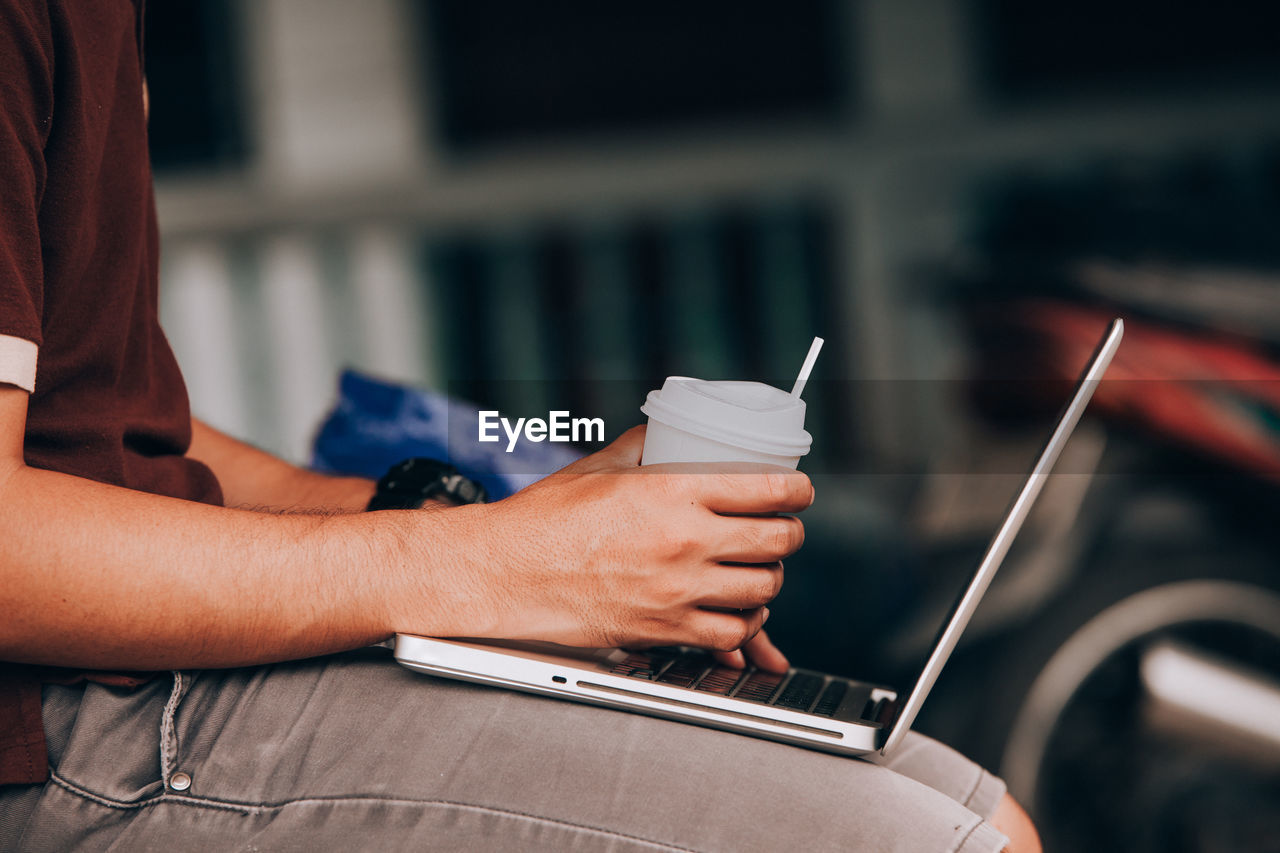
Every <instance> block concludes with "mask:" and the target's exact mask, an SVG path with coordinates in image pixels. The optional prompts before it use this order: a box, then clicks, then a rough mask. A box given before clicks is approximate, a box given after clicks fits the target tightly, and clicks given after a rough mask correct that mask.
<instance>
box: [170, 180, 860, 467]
mask: <svg viewBox="0 0 1280 853" xmlns="http://www.w3.org/2000/svg"><path fill="white" fill-rule="evenodd" d="M829 232H830V220H829V216H828V213H827V211H826V210H825V208H824V206H823V205H822V203H820V202H818V201H814V200H811V199H806V198H790V199H782V200H779V199H776V198H771V199H768V200H756V201H748V202H733V203H725V204H722V205H718V206H708V207H700V208H694V209H687V210H675V211H671V212H668V213H666V214H663V215H656V214H637V215H635V216H633V217H626V216H614V217H610V218H598V217H597V218H593V219H585V218H584V219H581V220H579V221H562V222H559V223H546V222H539V223H538V224H536V225H529V226H527V227H521V226H519V225H505V226H503V227H500V228H481V227H477V228H472V229H464V230H451V231H444V230H438V229H433V228H430V227H424V226H420V225H414V224H359V223H353V224H351V225H349V226H318V227H312V228H305V227H299V228H293V229H275V230H267V231H264V232H262V233H253V234H243V233H242V234H238V235H229V236H222V237H217V238H215V237H208V238H202V237H193V236H189V235H187V236H180V237H178V238H177V239H175V240H172V241H171V242H169V243H168V244H167V245H166V248H165V259H164V264H163V265H162V266H163V293H164V295H163V299H162V314H163V321H164V323H165V327H166V329H167V331H168V333H169V335H170V339H171V341H172V343H173V346H174V349H175V351H176V352H177V354H178V357H179V361H180V363H181V364H182V367H183V370H184V372H185V373H186V376H187V379H188V385H189V386H190V388H191V394H192V404H193V409H194V411H195V412H196V414H197V416H200V417H202V418H204V419H206V420H208V421H209V422H211V423H212V424H214V425H215V426H218V427H220V428H222V429H225V430H227V431H229V432H231V433H233V434H236V435H241V436H251V437H253V438H254V439H255V440H256V441H259V442H260V443H263V444H265V445H267V446H268V447H269V448H270V449H272V450H276V451H278V452H281V453H283V454H284V455H286V456H288V457H289V458H293V459H297V460H304V459H306V458H307V455H308V446H309V443H310V439H311V436H312V434H313V432H314V430H315V428H316V425H317V424H318V423H319V421H320V419H321V418H322V417H323V414H324V412H325V411H326V410H327V408H328V407H329V406H330V405H331V404H332V401H333V399H334V390H335V377H336V375H337V373H338V371H339V370H341V369H342V368H343V367H354V368H357V369H360V370H364V371H367V372H369V373H372V374H374V375H377V376H381V377H385V378H389V379H395V380H400V381H406V382H411V383H414V384H419V385H425V386H428V387H435V388H438V389H441V390H445V391H448V392H449V393H452V394H456V395H459V396H462V397H466V398H469V399H474V400H476V401H477V402H480V403H483V404H486V405H491V406H494V407H497V408H500V409H503V410H505V411H507V412H510V413H512V414H515V415H519V416H522V417H531V416H537V415H539V414H545V413H546V412H547V411H548V410H549V409H550V408H553V407H554V408H567V409H569V410H570V411H572V412H573V413H574V414H575V415H579V414H581V415H590V416H592V417H604V418H605V420H606V424H607V427H608V431H609V433H610V434H611V435H612V434H616V433H618V432H621V431H622V430H623V429H625V428H626V427H628V426H630V425H632V424H634V423H637V422H639V421H640V420H641V418H642V417H643V416H642V415H641V414H640V413H639V406H640V403H641V402H642V401H643V395H644V393H645V392H646V391H647V390H648V389H650V388H653V387H657V385H658V383H660V382H661V380H662V378H663V377H664V376H666V375H668V374H687V375H697V376H701V377H707V378H744V379H757V380H762V381H770V382H776V383H782V382H784V381H787V380H788V378H789V377H790V376H791V375H793V374H794V372H795V371H796V369H798V365H799V363H800V361H801V360H802V358H803V356H804V353H805V351H806V348H807V345H808V341H809V339H810V338H811V337H812V336H813V335H814V334H819V333H825V334H828V335H830V329H828V328H827V324H828V323H830V322H831V320H830V318H831V317H833V316H838V315H837V314H836V313H835V312H836V306H834V305H833V304H832V300H833V298H834V294H835V290H836V288H835V286H834V280H833V273H832V258H831V247H830V236H829ZM841 345H842V344H841V341H839V340H838V339H837V340H835V341H832V342H831V343H830V344H829V346H830V347H831V349H830V350H829V351H828V352H827V353H826V354H825V355H824V357H825V358H829V359H832V361H833V362H834V363H836V364H839V363H840V361H839V360H840V359H841V357H842V356H841V354H840V348H841ZM819 375H820V374H819ZM839 406H840V401H839V400H832V399H829V395H818V394H815V395H811V414H810V418H809V423H810V428H811V430H812V431H814V432H815V434H817V435H818V436H822V435H823V434H825V433H826V431H827V428H826V425H827V423H828V422H829V420H830V418H831V417H832V412H833V411H835V410H838V408H839ZM816 448H818V453H819V454H820V456H821V455H824V454H825V455H830V454H832V453H836V454H840V453H852V448H850V447H848V446H847V445H846V444H842V443H839V442H834V441H833V442H822V441H819V442H816Z"/></svg>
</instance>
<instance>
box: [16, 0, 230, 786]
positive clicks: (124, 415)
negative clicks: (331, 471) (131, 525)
mask: <svg viewBox="0 0 1280 853" xmlns="http://www.w3.org/2000/svg"><path fill="white" fill-rule="evenodd" d="M141 2H142V0H48V2H39V0H0V347H2V348H3V349H2V351H3V352H6V353H8V354H9V356H10V360H9V362H8V369H10V370H12V369H13V358H12V355H13V353H15V352H17V353H18V354H19V355H21V354H22V353H23V352H29V351H30V350H31V345H32V344H34V345H35V347H36V348H38V349H37V353H38V358H37V362H36V365H37V366H36V373H35V383H34V390H33V391H32V393H31V396H30V400H29V404H28V413H27V428H26V439H25V445H24V453H25V457H26V462H27V464H28V465H30V466H32V467H36V468H45V469H49V470H54V471H61V472H64V473H67V474H73V475H76V476H79V477H85V478H88V479H91V480H97V481H100V482H103V483H110V484H113V485H117V486H124V487H126V488H130V489H137V490H140V491H146V492H153V493H156V494H162V495H169V496H172V497H178V498H186V499H189V500H194V501H203V502H206V503H213V504H220V503H221V502H222V493H221V490H220V489H219V487H218V482H217V480H216V479H215V477H214V476H213V473H212V472H211V471H210V470H209V469H208V468H206V467H205V466H204V465H202V464H200V463H199V462H196V461H194V460H192V459H188V458H187V457H186V455H185V454H186V452H187V448H188V446H189V444H190V442H191V413H190V410H189V408H188V404H187V393H186V388H185V386H184V385H183V382H182V376H181V374H180V373H179V372H178V365H177V362H176V361H175V360H174V357H173V353H172V352H171V351H170V349H169V345H168V342H167V341H166V340H165V337H164V334H163V333H162V332H161V331H160V325H159V321H158V319H157V308H156V290H157V275H156V266H157V257H158V240H157V233H156V220H155V205H154V201H153V198H152V192H151V170H150V164H149V162H148V158H147V133H146V116H145V115H144V109H143V94H142V92H143V82H142V52H141V40H142V23H141V21H142V14H141V8H140V7H141ZM25 342H29V343H25ZM4 368H5V362H4V360H3V359H0V371H2V370H3V369H4ZM0 381H5V382H11V383H14V384H19V385H21V384H23V383H22V381H21V380H16V379H13V378H11V377H6V376H3V375H0ZM0 568H2V567H0ZM2 576H3V571H0V577H2ZM77 677H78V674H77V673H74V672H70V671H49V670H39V671H37V670H34V669H30V668H24V667H17V666H11V665H7V664H4V665H0V783H12V782H40V781H44V779H46V778H47V776H48V767H47V762H46V755H45V744H44V733H43V729H42V727H41V725H40V680H46V681H66V680H69V679H72V680H73V679H75V678H77ZM90 677H94V678H100V679H101V680H111V681H113V682H114V683H126V682H127V681H128V679H127V677H122V676H108V675H107V674H102V676H100V677H99V676H90Z"/></svg>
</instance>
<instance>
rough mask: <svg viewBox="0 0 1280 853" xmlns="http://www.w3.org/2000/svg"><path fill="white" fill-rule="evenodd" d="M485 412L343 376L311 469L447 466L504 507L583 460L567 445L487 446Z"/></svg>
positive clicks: (376, 473)
mask: <svg viewBox="0 0 1280 853" xmlns="http://www.w3.org/2000/svg"><path fill="white" fill-rule="evenodd" d="M478 417H479V409H477V408H476V407H475V406H473V405H472V404H470V403H467V402H464V401H462V400H455V399H453V398H451V397H449V396H448V395H445V394H440V393H437V392H435V391H427V390H424V389H419V388H411V387H409V386H405V385H398V384H395V383H391V382H384V381H382V380H378V379H373V378H371V377H368V376H364V375H362V374H359V373H356V372H355V371H353V370H348V371H345V372H344V373H343V374H342V377H341V378H340V380H339V382H338V404H337V406H336V407H335V408H334V410H333V412H332V413H330V415H329V417H328V418H326V419H325V422H324V424H323V425H322V426H321V428H320V433H319V434H318V435H317V436H316V440H315V446H314V448H313V455H312V467H314V468H315V469H316V470H318V471H325V472H328V473H332V474H350V475H360V476H364V477H372V478H377V477H381V476H382V475H383V474H384V473H386V470H387V469H388V468H390V467H391V466H392V465H394V464H396V463H397V462H399V461H400V460H402V459H407V458H409V457H411V456H426V457H430V458H432V459H442V460H444V461H446V462H449V463H450V464H452V465H454V466H456V467H457V468H458V470H460V471H461V472H462V473H464V474H466V475H467V476H468V477H471V478H472V479H473V480H476V481H478V482H480V483H481V484H483V485H484V487H485V490H486V491H488V493H489V499H490V500H500V499H502V498H505V497H507V496H508V495H511V494H513V493H514V492H517V491H519V490H520V489H522V488H524V487H525V486H527V485H529V484H530V483H533V482H536V481H537V480H540V479H541V478H543V477H545V476H546V475H547V474H550V473H552V472H553V471H558V470H559V469H561V468H563V467H564V466H565V465H568V464H569V463H570V462H572V461H573V460H575V459H578V458H580V457H581V456H582V454H581V453H580V452H578V451H576V450H573V449H572V448H570V447H569V446H568V445H564V444H551V443H549V442H545V441H544V442H531V441H521V442H518V443H517V444H516V446H515V449H514V450H513V451H512V452H510V453H508V452H507V450H506V447H507V442H506V439H505V438H504V439H503V440H501V441H498V442H492V443H487V442H486V443H482V442H480V441H479V436H478V434H477V428H476V426H477V420H478Z"/></svg>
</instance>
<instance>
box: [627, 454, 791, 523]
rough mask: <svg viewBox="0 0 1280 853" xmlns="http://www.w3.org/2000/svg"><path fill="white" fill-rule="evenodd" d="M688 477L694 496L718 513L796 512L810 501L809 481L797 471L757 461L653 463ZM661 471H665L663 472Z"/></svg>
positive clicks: (660, 467) (656, 466)
mask: <svg viewBox="0 0 1280 853" xmlns="http://www.w3.org/2000/svg"><path fill="white" fill-rule="evenodd" d="M657 469H667V470H668V471H669V472H670V473H672V474H680V475H683V476H684V477H688V478H689V480H690V488H691V489H692V491H693V493H694V494H695V495H696V496H697V498H698V500H699V501H700V502H701V503H702V504H703V505H704V506H706V507H707V508H708V509H710V510H711V511H712V512H718V513H721V514H737V513H774V512H800V511H801V510H803V509H806V508H808V506H809V505H810V504H811V503H813V485H812V484H811V483H810V482H809V478H808V477H807V476H805V475H804V474H802V473H801V472H799V471H796V470H794V469H791V468H784V467H782V466H781V465H766V464H763V463H758V462H723V463H722V462H717V463H705V462H697V463H689V464H680V465H655V466H653V469H652V470H655V471H656V470H657ZM664 473H665V472H664Z"/></svg>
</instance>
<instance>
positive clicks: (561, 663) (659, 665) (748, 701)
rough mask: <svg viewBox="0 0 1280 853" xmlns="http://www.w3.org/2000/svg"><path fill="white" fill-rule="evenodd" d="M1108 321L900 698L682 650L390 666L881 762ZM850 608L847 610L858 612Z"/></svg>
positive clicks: (1091, 370) (527, 654) (506, 653)
mask: <svg viewBox="0 0 1280 853" xmlns="http://www.w3.org/2000/svg"><path fill="white" fill-rule="evenodd" d="M1123 333H1124V323H1123V322H1122V321H1121V320H1118V319H1117V320H1114V321H1113V322H1112V323H1111V325H1110V327H1109V328H1108V329H1107V331H1106V333H1105V334H1104V335H1103V337H1102V340H1101V341H1100V342H1099V344H1098V348H1097V349H1096V350H1095V351H1094V354H1093V357H1092V358H1091V359H1090V361H1089V364H1088V365H1087V366H1086V367H1085V369H1084V372H1083V373H1082V374H1081V376H1080V379H1079V381H1078V383H1077V384H1076V387H1075V390H1074V392H1073V393H1072V396H1071V398H1070V400H1069V401H1068V402H1067V404H1066V407H1065V408H1064V409H1063V411H1062V414H1061V415H1060V416H1059V418H1058V422H1057V425H1056V426H1055V427H1054V429H1053V433H1052V434H1051V435H1050V437H1049V440H1048V442H1047V443H1046V444H1045V447H1044V450H1043V451H1041V453H1040V457H1039V459H1038V460H1037V461H1036V464H1035V467H1034V469H1032V471H1031V474H1030V476H1029V477H1028V478H1027V480H1026V482H1025V483H1024V484H1023V486H1022V489H1021V490H1020V491H1019V492H1018V495H1017V497H1016V498H1015V499H1014V501H1013V504H1012V505H1011V506H1010V507H1009V510H1008V512H1007V513H1006V515H1005V517H1004V520H1003V521H1002V522H1001V524H1000V527H999V529H998V530H996V532H995V536H994V537H993V538H992V540H991V544H990V545H988V546H987V550H986V552H985V554H984V555H983V557H982V559H981V561H980V562H979V563H978V565H977V567H976V568H975V569H974V572H973V575H972V576H971V577H970V579H969V582H968V584H967V585H966V587H965V588H964V590H963V591H962V592H961V594H960V596H959V598H958V599H957V600H956V602H955V604H954V605H953V606H952V608H951V610H950V612H949V614H948V616H947V617H946V619H945V621H944V622H943V624H942V626H941V629H940V630H939V631H938V636H937V639H936V640H935V641H934V643H933V648H932V651H931V652H930V653H929V656H928V658H927V660H926V662H925V664H924V667H923V669H922V670H921V671H920V673H919V675H918V676H917V677H916V679H915V683H914V684H913V685H912V686H911V687H910V689H909V690H905V691H904V690H899V689H897V688H893V687H887V686H882V685H878V684H870V683H867V682H862V681H856V680H852V679H848V678H842V677H839V676H834V675H827V674H825V673H820V672H813V671H810V670H805V669H791V670H789V671H787V672H786V673H781V674H780V673H773V672H767V671H765V670H760V669H756V668H754V667H751V666H748V667H747V668H746V669H742V670H739V669H734V668H732V667H726V666H723V665H719V664H718V663H717V662H716V661H715V660H714V658H712V657H711V655H710V654H708V653H707V652H704V651H700V650H693V649H684V648H660V649H650V650H646V651H631V652H628V651H623V650H621V649H577V648H570V647H566V646H558V645H553V644H548V643H516V642H497V641H490V640H469V639H468V640H456V639H448V640H445V639H434V638H429V637H418V636H413V635H410V634H398V635H397V636H396V638H395V643H394V649H395V657H396V660H397V661H399V662H400V663H401V664H403V665H404V666H406V667H408V668H409V669H412V670H414V671H416V672H422V673H426V674H428V675H434V676H440V677H443V678H454V679H461V680H463V681H472V682H477V683H480V684H489V685H494V686H498V687H507V688H510V689H512V690H521V691H525V692H528V693H536V694H539V695H543V696H554V697H557V698H560V699H569V700H573V701H576V702H587V703H590V704H593V705H603V706H606V707H609V708H617V709H620V710H624V711H632V712H634V713H640V714H649V715H652V716H656V717H665V718H667V719H672V720H679V721H681V722H685V723H694V724H696V725H702V726H710V727H713V728H717V729H724V730H727V731H732V732H738V733H740V734H745V735H752V736H755V737H762V738H767V739H770V740H776V741H782V742H784V743H789V744H794V745H796V746H803V747H809V748H812V749H818V750H822V751H825V752H832V753H837V754H842V755H861V754H866V753H870V752H876V751H879V752H881V753H888V752H889V751H891V750H892V749H893V748H894V747H895V746H896V745H897V744H898V743H900V742H901V741H902V738H903V737H904V736H905V735H906V733H907V731H908V730H910V728H911V724H912V723H913V722H914V721H915V718H916V715H917V714H918V713H919V712H920V708H921V706H922V705H923V704H924V700H925V698H926V697H927V696H928V695H929V691H930V689H931V688H932V687H933V684H934V682H935V681H936V680H937V678H938V675H939V673H941V672H942V668H943V666H945V665H946V662H947V659H948V658H949V657H950V656H951V652H952V650H953V649H954V648H955V647H956V643H957V642H958V641H959V639H960V634H961V633H962V632H963V631H964V629H965V626H966V625H968V623H969V619H970V617H972V616H973V613H974V611H975V610H976V609H977V607H978V602H980V601H981V600H982V596H983V594H984V593H985V592H986V590H987V587H988V586H989V585H990V584H991V580H992V578H993V577H994V576H995V573H996V570H997V569H998V568H1000V563H1001V562H1002V561H1003V560H1004V557H1005V555H1006V554H1007V553H1008V551H1009V546H1010V545H1011V544H1012V543H1013V539H1014V537H1015V536H1016V535H1017V534H1018V530H1019V529H1020V528H1021V527H1022V523H1023V521H1024V520H1025V519H1026V517H1027V514H1028V513H1029V512H1030V510H1031V506H1032V504H1033V503H1035V500H1036V498H1037V497H1038V496H1039V494H1040V490H1041V489H1042V488H1043V487H1044V484H1045V482H1046V480H1047V479H1048V476H1049V472H1050V471H1051V470H1052V469H1053V466H1054V463H1056V462H1057V460H1058V457H1059V455H1060V454H1061V453H1062V449H1063V447H1064V446H1065V445H1066V443H1067V439H1068V438H1070V436H1071V433H1072V431H1073V430H1074V429H1075V426H1076V424H1077V423H1078V422H1079V420H1080V417H1081V415H1083V414H1084V410H1085V407H1086V406H1087V405H1088V403H1089V400H1090V398H1091V397H1092V396H1093V392H1094V391H1095V390H1096V389H1097V387H1098V383H1099V382H1100V381H1101V379H1102V375H1103V374H1104V373H1105V372H1106V369H1107V366H1108V365H1109V364H1110V363H1111V359H1112V357H1113V356H1114V355H1115V353H1116V349H1117V348H1118V347H1119V346H1120V338H1121V336H1122V335H1123ZM861 604H862V603H860V602H859V603H854V604H853V606H855V607H856V606H861Z"/></svg>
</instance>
